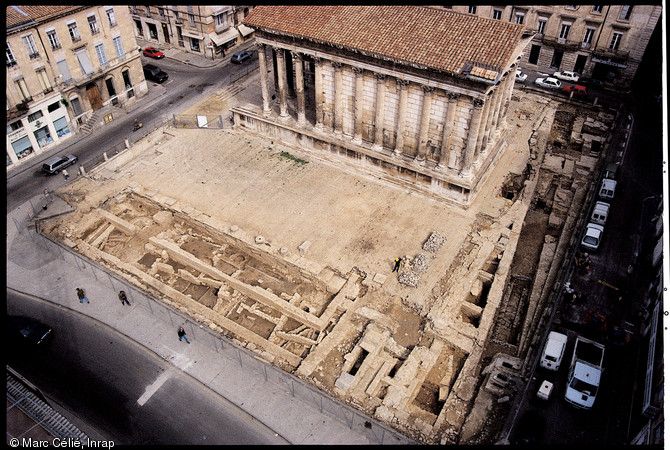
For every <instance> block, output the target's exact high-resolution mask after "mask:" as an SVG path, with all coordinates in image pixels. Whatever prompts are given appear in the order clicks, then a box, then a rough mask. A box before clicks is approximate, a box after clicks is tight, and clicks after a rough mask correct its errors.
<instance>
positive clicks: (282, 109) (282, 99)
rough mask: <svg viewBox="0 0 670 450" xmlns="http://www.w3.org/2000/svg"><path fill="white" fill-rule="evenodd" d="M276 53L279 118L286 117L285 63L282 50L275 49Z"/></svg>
mask: <svg viewBox="0 0 670 450" xmlns="http://www.w3.org/2000/svg"><path fill="white" fill-rule="evenodd" d="M275 52H276V53H277V76H278V81H279V116H280V117H283V118H286V117H288V107H287V104H286V83H287V82H286V63H285V61H284V49H283V48H277V49H275Z"/></svg>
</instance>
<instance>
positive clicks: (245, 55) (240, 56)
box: [230, 50, 253, 64]
mask: <svg viewBox="0 0 670 450" xmlns="http://www.w3.org/2000/svg"><path fill="white" fill-rule="evenodd" d="M252 55H253V53H251V52H249V51H247V50H244V51H241V52H237V53H233V56H232V57H231V58H230V62H232V63H235V64H242V63H243V62H244V61H247V60H249V59H251V56H252Z"/></svg>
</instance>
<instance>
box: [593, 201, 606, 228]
mask: <svg viewBox="0 0 670 450" xmlns="http://www.w3.org/2000/svg"><path fill="white" fill-rule="evenodd" d="M609 212H610V204H609V203H605V202H596V204H595V206H594V207H593V211H592V212H591V222H593V223H597V224H598V225H605V222H607V215H608V214H609Z"/></svg>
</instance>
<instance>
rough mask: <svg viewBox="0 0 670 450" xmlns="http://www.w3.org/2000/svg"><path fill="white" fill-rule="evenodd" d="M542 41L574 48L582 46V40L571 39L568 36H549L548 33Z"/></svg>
mask: <svg viewBox="0 0 670 450" xmlns="http://www.w3.org/2000/svg"><path fill="white" fill-rule="evenodd" d="M542 43H543V44H547V45H552V46H560V47H563V48H566V49H574V50H576V49H578V48H580V44H581V43H580V42H574V41H570V40H568V39H566V38H560V37H552V36H547V35H546V34H545V35H543V36H542Z"/></svg>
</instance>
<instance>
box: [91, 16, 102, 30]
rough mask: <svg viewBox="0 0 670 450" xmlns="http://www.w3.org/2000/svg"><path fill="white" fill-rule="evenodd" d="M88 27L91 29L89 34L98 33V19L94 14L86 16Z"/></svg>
mask: <svg viewBox="0 0 670 450" xmlns="http://www.w3.org/2000/svg"><path fill="white" fill-rule="evenodd" d="M88 27H89V28H90V29H91V34H98V33H100V28H98V21H97V19H96V18H95V16H88Z"/></svg>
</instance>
